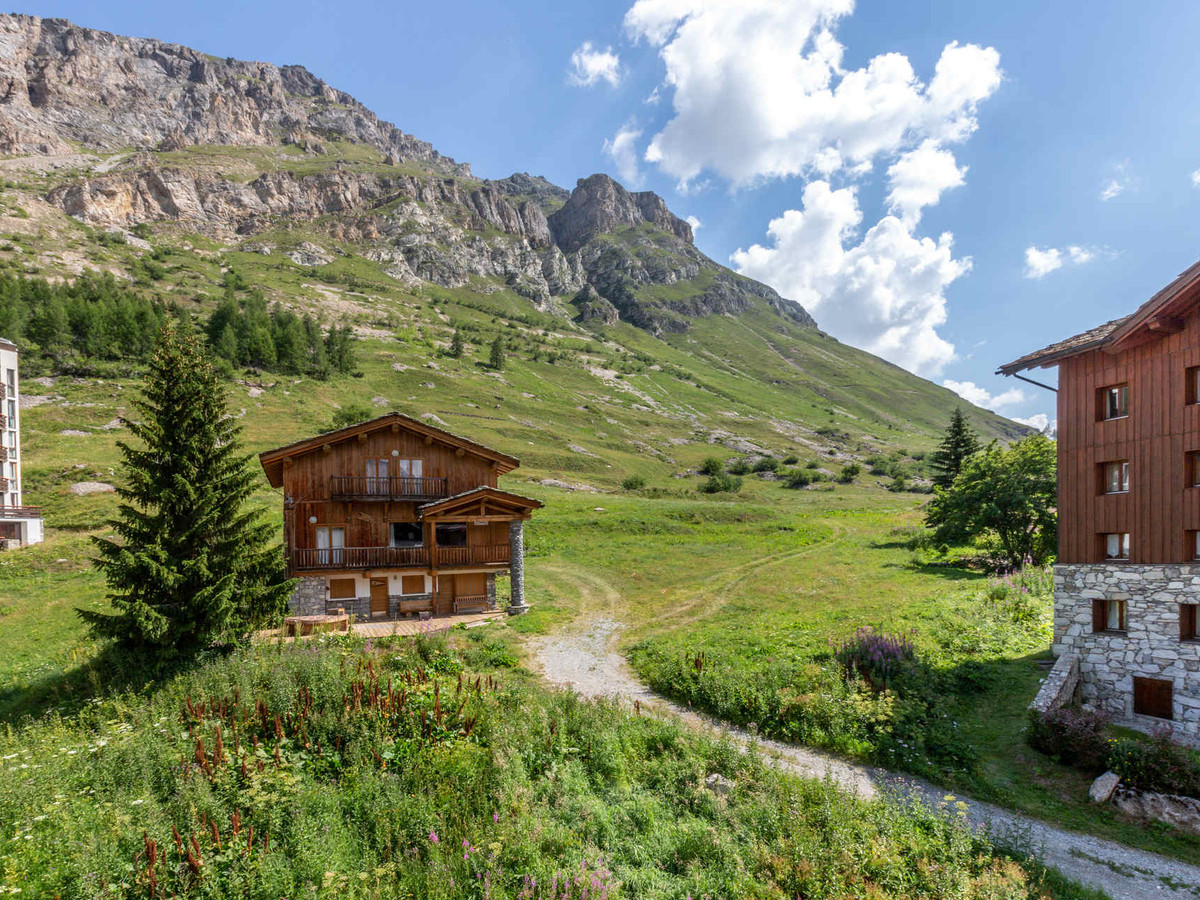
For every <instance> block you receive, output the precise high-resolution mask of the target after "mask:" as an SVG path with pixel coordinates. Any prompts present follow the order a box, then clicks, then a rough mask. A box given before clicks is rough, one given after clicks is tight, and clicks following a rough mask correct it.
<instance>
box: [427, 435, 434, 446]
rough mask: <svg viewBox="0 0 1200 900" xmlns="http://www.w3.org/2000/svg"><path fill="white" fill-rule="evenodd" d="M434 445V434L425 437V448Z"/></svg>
mask: <svg viewBox="0 0 1200 900" xmlns="http://www.w3.org/2000/svg"><path fill="white" fill-rule="evenodd" d="M432 443H433V435H432V434H427V435H425V446H426V447H428V446H429V445H430V444H432Z"/></svg>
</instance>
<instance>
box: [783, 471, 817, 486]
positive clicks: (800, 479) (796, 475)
mask: <svg viewBox="0 0 1200 900" xmlns="http://www.w3.org/2000/svg"><path fill="white" fill-rule="evenodd" d="M783 483H784V486H785V487H789V488H792V489H793V490H799V489H800V488H806V487H808V486H809V485H810V484H812V476H811V475H809V474H808V472H806V471H805V470H804V469H793V470H792V471H791V472H788V473H787V475H785V476H784V479H783Z"/></svg>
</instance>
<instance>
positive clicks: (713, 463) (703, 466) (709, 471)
mask: <svg viewBox="0 0 1200 900" xmlns="http://www.w3.org/2000/svg"><path fill="white" fill-rule="evenodd" d="M724 471H725V463H723V462H721V460H720V458H718V457H716V456H710V457H708V458H707V459H706V460H704V462H702V463H700V474H701V475H709V476H712V477H715V476H717V475H720V474H721V473H722V472H724Z"/></svg>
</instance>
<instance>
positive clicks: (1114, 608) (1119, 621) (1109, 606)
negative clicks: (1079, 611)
mask: <svg viewBox="0 0 1200 900" xmlns="http://www.w3.org/2000/svg"><path fill="white" fill-rule="evenodd" d="M1127 607H1128V604H1127V603H1126V601H1124V600H1093V601H1092V631H1093V632H1095V633H1097V634H1099V633H1103V632H1106V631H1110V632H1113V631H1115V632H1124V631H1125V630H1126V628H1125V626H1126V624H1127V622H1126V613H1127V611H1128V610H1127Z"/></svg>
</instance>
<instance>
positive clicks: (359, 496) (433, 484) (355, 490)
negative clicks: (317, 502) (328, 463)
mask: <svg viewBox="0 0 1200 900" xmlns="http://www.w3.org/2000/svg"><path fill="white" fill-rule="evenodd" d="M446 481H447V480H446V479H445V478H411V477H408V476H405V475H392V476H390V477H389V476H383V477H377V476H374V475H331V476H330V477H329V496H330V497H331V498H332V499H334V500H436V499H438V498H439V497H448V496H449V491H448V486H447V483H446Z"/></svg>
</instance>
